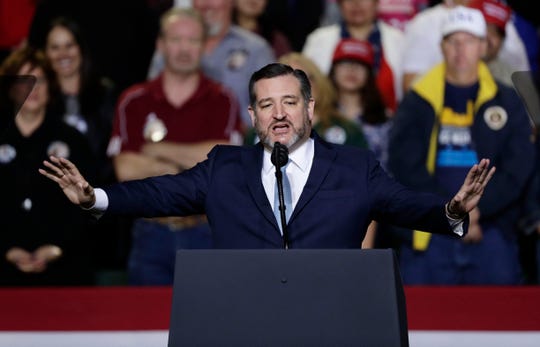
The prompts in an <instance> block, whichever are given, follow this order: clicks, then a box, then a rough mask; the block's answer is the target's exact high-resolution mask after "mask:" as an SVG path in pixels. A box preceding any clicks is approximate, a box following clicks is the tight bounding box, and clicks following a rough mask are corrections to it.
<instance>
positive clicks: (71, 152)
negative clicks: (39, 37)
mask: <svg viewBox="0 0 540 347" xmlns="http://www.w3.org/2000/svg"><path fill="white" fill-rule="evenodd" d="M0 75H11V76H15V75H19V76H21V75H31V76H34V77H35V79H36V80H35V86H34V87H33V89H32V91H31V93H30V94H29V95H28V97H27V98H26V101H24V100H22V99H23V98H24V97H25V96H26V95H27V90H28V88H26V87H25V86H24V85H22V86H21V85H19V84H18V83H14V84H13V85H11V86H10V87H9V88H8V90H6V91H3V92H4V93H8V95H9V100H10V101H11V102H13V103H16V104H22V107H21V108H20V110H19V112H18V113H17V115H16V117H10V119H5V120H4V121H3V124H4V126H3V127H2V129H1V131H0V184H1V185H2V187H1V190H2V199H0V218H1V219H2V221H3V226H2V231H1V232H0V255H1V256H0V273H1V274H2V275H1V276H0V285H9V286H26V285H39V286H47V285H90V284H92V283H93V281H94V277H93V269H92V264H91V258H90V254H89V252H88V247H87V245H88V239H87V236H88V235H87V225H88V224H87V223H88V221H87V219H86V217H85V216H84V215H83V213H84V212H83V211H82V210H81V209H80V208H73V206H70V205H69V204H66V201H65V198H64V197H63V196H62V194H58V193H59V192H58V188H57V187H56V186H55V185H54V184H50V182H47V181H44V180H43V177H41V175H40V174H39V173H38V172H37V171H36V170H35V167H36V165H37V166H38V167H39V166H40V165H42V162H43V160H45V159H47V158H48V157H49V156H50V155H58V156H60V157H65V158H70V159H73V160H77V161H79V162H80V163H81V167H80V168H81V170H82V172H86V173H87V174H89V175H90V176H92V177H94V175H93V172H92V168H93V167H95V163H94V161H93V157H92V153H91V151H90V148H89V147H88V144H87V142H86V140H85V139H84V137H83V136H82V135H81V134H79V133H78V132H77V131H76V130H74V129H73V128H71V127H69V126H68V125H66V124H64V123H62V122H61V121H60V117H58V115H54V114H52V113H51V110H50V109H49V108H48V106H49V100H50V98H49V95H50V92H51V91H52V90H53V89H54V87H55V86H54V72H53V71H52V69H51V68H50V66H49V64H48V62H47V59H46V58H45V55H44V54H43V53H41V52H39V51H36V50H34V49H32V48H29V47H25V48H21V49H18V50H15V51H13V52H12V53H11V55H9V56H8V57H7V58H6V59H5V61H4V63H3V64H2V66H1V67H0ZM21 87H22V88H23V93H22V94H21V93H20V88H21ZM58 214H61V215H62V222H61V223H58V219H57V216H58Z"/></svg>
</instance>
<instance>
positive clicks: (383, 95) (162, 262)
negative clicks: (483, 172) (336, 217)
mask: <svg viewBox="0 0 540 347" xmlns="http://www.w3.org/2000/svg"><path fill="white" fill-rule="evenodd" d="M539 28H540V16H538V15H535V14H534V13H531V11H527V9H526V6H525V1H508V2H506V1H502V0H443V1H428V0H326V1H325V0H319V1H317V0H295V1H294V0H289V1H288V0H114V1H102V0H93V1H76V2H75V1H68V0H20V1H9V0H0V88H1V90H0V186H1V190H2V192H3V196H2V199H0V216H1V217H2V220H3V224H2V225H3V227H2V228H1V229H0V286H43V285H116V284H129V285H170V284H172V282H173V276H174V258H175V252H176V250H177V249H181V248H189V249H193V248H211V247H212V236H211V230H210V227H209V225H208V221H207V220H206V217H205V216H204V215H200V216H192V217H175V216H171V217H166V218H153V219H150V218H137V219H130V218H126V217H114V216H108V215H105V216H103V217H102V218H100V219H98V220H96V219H95V218H93V217H92V216H89V215H88V214H87V213H85V211H83V210H81V209H79V208H75V207H73V206H71V205H70V204H69V202H68V201H67V200H66V199H65V197H64V196H63V194H62V192H61V191H59V190H58V188H57V187H56V186H55V185H54V184H53V183H51V182H47V180H46V178H44V177H43V176H41V175H39V173H38V168H39V167H40V166H41V163H42V161H43V160H44V159H46V158H47V157H48V156H49V155H51V154H54V155H57V156H64V157H66V158H69V159H70V160H72V161H73V162H76V164H77V165H78V166H79V167H80V168H81V170H82V171H84V174H85V176H86V177H88V178H89V181H90V182H92V184H93V185H94V186H104V185H109V184H113V183H115V182H120V181H126V180H132V179H138V178H144V177H149V176H153V175H161V174H175V173H179V172H181V171H183V170H188V169H189V168H191V167H192V166H194V165H195V164H197V163H198V162H200V161H202V160H204V159H205V158H206V154H207V153H208V151H209V150H210V149H211V148H212V147H213V146H215V145H217V144H232V145H251V144H254V143H256V142H257V141H258V138H257V136H256V134H255V132H254V130H253V125H252V123H251V119H250V116H249V114H248V112H247V109H248V106H249V95H248V81H249V78H250V76H251V74H252V73H253V72H254V71H256V70H257V69H259V68H261V67H262V66H264V65H266V64H268V63H271V62H275V61H279V62H282V63H285V64H288V65H291V66H292V67H294V68H297V69H302V70H304V71H305V72H306V74H307V75H308V77H309V79H310V82H311V84H312V89H313V96H314V98H315V100H316V103H315V114H314V119H313V125H314V129H315V131H316V132H317V133H318V134H319V135H320V136H321V137H322V138H324V139H325V140H326V141H329V142H333V143H340V144H345V145H350V146H359V147H363V148H366V149H369V150H371V151H373V152H374V153H375V155H376V157H377V159H378V160H379V162H380V165H381V166H382V167H383V168H384V169H385V170H387V172H388V173H389V174H390V175H392V176H394V177H395V178H396V179H397V180H399V181H400V182H402V183H403V184H405V185H407V186H409V187H411V188H414V189H417V190H422V191H429V192H436V193H439V194H441V195H443V196H445V197H451V196H452V195H453V194H454V193H455V192H456V191H457V189H458V188H459V187H458V186H456V184H457V182H462V181H463V177H464V175H465V173H466V172H467V170H468V168H470V166H472V165H473V164H475V163H476V162H477V161H478V158H483V157H487V158H490V159H491V162H492V164H493V165H495V166H496V167H497V172H496V174H495V176H494V178H493V180H492V183H490V185H489V186H488V188H487V189H486V192H485V195H484V198H483V199H482V202H481V204H480V205H479V207H478V208H477V209H475V210H474V211H473V212H472V213H471V215H470V225H469V230H470V232H469V235H467V237H466V238H464V239H461V240H455V239H449V238H447V237H445V236H440V235H431V234H426V233H423V232H422V231H420V230H404V229H397V228H394V227H393V226H391V225H386V224H385V223H384V221H377V222H375V221H373V222H372V224H371V225H370V226H369V229H368V233H367V236H366V238H365V239H364V242H363V243H362V245H358V247H363V248H393V249H394V250H395V251H396V254H397V255H398V258H399V263H400V267H401V271H402V276H403V280H404V283H405V284H408V285H415V284H425V285H428V284H444V285H471V284H473V285H526V284H540V241H539V240H540V182H539V179H540V175H539V174H540V166H539V164H540V161H539V159H538V158H537V155H538V154H539V153H540V152H539V150H540V148H539V147H538V146H539V144H540V141H538V140H537V137H538V136H537V135H538V130H537V129H538V126H539V124H540V114H537V112H540V106H539V105H540V103H539V100H538V95H537V92H536V91H537V90H538V87H539V86H540V72H539V63H540V36H539V35H540V31H539ZM471 66H472V67H473V68H472V69H471V68H470V67H471ZM523 90H526V91H527V93H524V92H523ZM149 203H150V202H149ZM359 227H360V226H359Z"/></svg>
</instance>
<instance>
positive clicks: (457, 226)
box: [446, 214, 465, 237]
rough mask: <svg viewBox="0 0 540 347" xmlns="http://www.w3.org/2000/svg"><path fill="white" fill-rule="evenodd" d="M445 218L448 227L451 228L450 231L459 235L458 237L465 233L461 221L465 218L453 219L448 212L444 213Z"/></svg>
mask: <svg viewBox="0 0 540 347" xmlns="http://www.w3.org/2000/svg"><path fill="white" fill-rule="evenodd" d="M446 218H448V223H450V228H451V229H452V232H453V233H454V234H456V235H459V236H460V237H463V235H464V234H465V233H464V232H463V222H464V221H465V218H462V219H455V218H452V217H450V216H448V214H447V215H446Z"/></svg>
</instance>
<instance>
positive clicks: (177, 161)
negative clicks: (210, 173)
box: [141, 140, 229, 170]
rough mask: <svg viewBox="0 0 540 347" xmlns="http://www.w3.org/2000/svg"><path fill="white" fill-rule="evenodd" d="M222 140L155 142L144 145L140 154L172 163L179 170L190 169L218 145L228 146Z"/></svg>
mask: <svg viewBox="0 0 540 347" xmlns="http://www.w3.org/2000/svg"><path fill="white" fill-rule="evenodd" d="M228 143H229V142H227V141H224V140H212V141H202V142H196V143H175V142H167V141H163V142H155V143H146V144H145V145H144V146H143V147H142V150H141V152H142V153H143V154H145V155H147V156H149V157H152V158H155V159H156V160H162V161H165V162H169V163H173V164H174V165H175V166H176V167H178V168H180V169H181V170H186V169H189V168H192V167H193V166H195V165H196V164H197V163H199V162H201V161H203V160H204V159H206V156H207V154H208V152H210V150H211V149H212V148H213V147H214V146H216V145H218V144H228Z"/></svg>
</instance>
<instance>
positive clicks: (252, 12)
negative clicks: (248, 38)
mask: <svg viewBox="0 0 540 347" xmlns="http://www.w3.org/2000/svg"><path fill="white" fill-rule="evenodd" d="M267 6H268V1H267V0H234V7H233V23H234V24H236V25H238V26H239V27H241V28H244V29H246V30H249V31H252V32H254V33H256V34H258V35H260V36H262V37H263V38H264V39H265V40H266V41H267V42H268V43H269V44H270V45H271V46H272V49H273V50H274V55H275V56H276V57H280V56H281V55H283V54H285V53H288V52H290V51H291V50H292V48H291V44H290V42H289V39H288V38H287V37H286V36H285V35H284V34H283V33H282V32H281V31H280V30H278V28H277V26H276V23H275V21H274V19H273V18H270V17H269V16H268V14H267V12H266V8H267Z"/></svg>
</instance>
